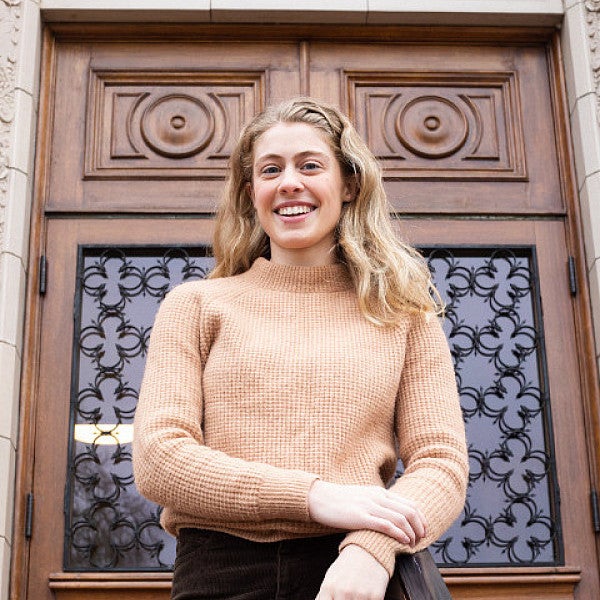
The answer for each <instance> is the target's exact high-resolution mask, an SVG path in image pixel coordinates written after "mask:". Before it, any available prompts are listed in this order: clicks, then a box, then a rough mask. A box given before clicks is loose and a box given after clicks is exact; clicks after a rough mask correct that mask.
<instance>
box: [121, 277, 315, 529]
mask: <svg viewBox="0 0 600 600" xmlns="http://www.w3.org/2000/svg"><path fill="white" fill-rule="evenodd" d="M198 289H199V288H198V286H197V284H195V283H190V284H183V285H181V286H179V287H177V288H175V289H174V290H173V291H171V292H170V293H169V294H168V295H167V297H166V298H165V299H164V301H163V302H162V304H161V306H160V308H159V311H158V313H157V316H156V319H155V322H154V327H153V330H152V334H151V337H150V347H149V351H148V358H147V362H146V369H145V372H144V378H143V382H142V386H141V390H140V397H139V401H138V406H137V409H136V415H135V423H134V431H135V435H134V440H133V467H134V476H135V482H136V485H137V487H138V490H139V491H140V493H141V494H142V495H144V496H145V497H146V498H148V499H150V500H152V501H154V502H157V503H158V504H160V505H162V506H168V507H170V508H172V509H174V510H177V511H180V512H183V513H186V514H189V515H194V516H197V517H202V518H203V519H207V520H211V521H213V522H215V523H233V522H262V521H266V520H271V519H284V520H289V521H300V522H306V521H309V520H310V518H309V512H308V491H309V488H310V486H311V485H312V483H313V481H314V480H315V479H317V478H318V477H317V475H312V474H310V473H307V472H304V471H299V470H288V469H282V468H277V467H273V466H270V465H267V464H264V463H259V462H251V461H246V460H242V459H239V458H235V457H232V456H229V455H227V454H225V453H223V452H220V451H217V450H213V449H211V448H209V447H207V446H206V445H204V436H203V432H202V414H203V408H202V407H203V397H202V358H201V354H202V350H201V346H202V347H205V348H206V347H207V345H209V343H210V338H211V336H212V335H214V332H215V330H216V328H218V324H217V323H211V322H210V319H206V318H205V316H204V315H203V311H202V306H201V304H202V301H201V293H200V292H199V291H198Z"/></svg>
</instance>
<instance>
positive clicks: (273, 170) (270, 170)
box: [260, 165, 279, 175]
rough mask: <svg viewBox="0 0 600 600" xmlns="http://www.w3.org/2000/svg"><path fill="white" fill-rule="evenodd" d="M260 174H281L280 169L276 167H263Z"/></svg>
mask: <svg viewBox="0 0 600 600" xmlns="http://www.w3.org/2000/svg"><path fill="white" fill-rule="evenodd" d="M260 172H261V174H262V175H276V174H277V173H279V167H276V166H275V165H268V166H266V167H263V168H262V169H261V170H260Z"/></svg>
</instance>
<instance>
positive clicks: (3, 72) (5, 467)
mask: <svg viewBox="0 0 600 600" xmlns="http://www.w3.org/2000/svg"><path fill="white" fill-rule="evenodd" d="M39 12H40V11H39V5H38V3H37V2H34V1H33V0H0V599H1V600H6V599H7V598H8V584H9V563H10V552H11V546H12V540H13V535H14V532H13V530H12V520H13V519H12V515H13V505H14V502H13V495H14V479H15V477H14V474H15V460H16V452H17V447H18V445H17V428H18V427H17V426H18V406H19V381H20V373H21V357H22V347H23V313H24V299H25V283H26V275H27V254H28V253H27V250H28V245H29V214H30V206H31V181H32V176H33V149H34V135H33V134H34V122H35V110H34V107H35V106H36V104H37V100H36V95H37V88H38V85H37V80H38V71H39V68H38V66H37V63H38V61H39V40H40V26H39Z"/></svg>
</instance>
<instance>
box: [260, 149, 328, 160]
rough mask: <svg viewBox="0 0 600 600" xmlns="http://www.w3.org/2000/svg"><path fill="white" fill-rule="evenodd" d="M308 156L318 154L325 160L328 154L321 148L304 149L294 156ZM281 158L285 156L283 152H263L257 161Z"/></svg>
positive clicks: (296, 157)
mask: <svg viewBox="0 0 600 600" xmlns="http://www.w3.org/2000/svg"><path fill="white" fill-rule="evenodd" d="M306 156H317V157H319V158H322V159H324V160H325V159H327V158H328V157H327V154H325V152H321V150H303V151H302V152H298V154H294V156H293V158H294V159H298V158H305V157H306ZM280 158H283V156H282V155H281V154H276V153H274V152H273V153H269V154H263V155H262V156H259V157H257V159H256V162H257V163H258V162H264V161H265V160H275V159H280Z"/></svg>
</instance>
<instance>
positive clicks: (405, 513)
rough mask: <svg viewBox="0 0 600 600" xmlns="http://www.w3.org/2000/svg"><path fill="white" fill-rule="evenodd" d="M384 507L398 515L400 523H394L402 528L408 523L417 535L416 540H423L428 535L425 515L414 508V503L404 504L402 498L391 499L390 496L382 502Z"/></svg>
mask: <svg viewBox="0 0 600 600" xmlns="http://www.w3.org/2000/svg"><path fill="white" fill-rule="evenodd" d="M411 505H412V506H411ZM382 507H385V508H387V509H389V510H390V511H391V513H392V514H395V515H397V518H398V519H399V520H400V522H397V521H394V522H395V523H396V524H398V525H399V526H400V527H403V524H404V521H407V523H408V526H409V527H410V528H411V529H412V531H413V532H414V534H415V538H419V539H421V538H423V537H425V536H426V535H427V522H426V520H425V517H424V516H423V513H422V512H421V511H420V510H419V509H418V508H417V507H416V506H414V503H411V504H407V503H405V502H402V499H401V498H390V495H387V496H385V499H384V500H383V501H382Z"/></svg>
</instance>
